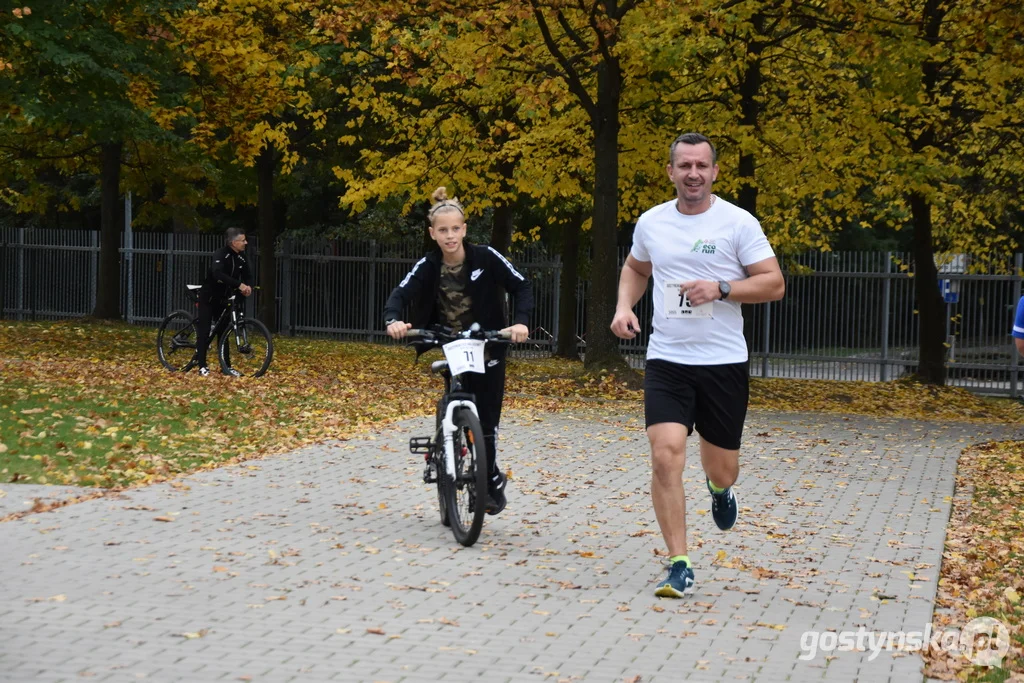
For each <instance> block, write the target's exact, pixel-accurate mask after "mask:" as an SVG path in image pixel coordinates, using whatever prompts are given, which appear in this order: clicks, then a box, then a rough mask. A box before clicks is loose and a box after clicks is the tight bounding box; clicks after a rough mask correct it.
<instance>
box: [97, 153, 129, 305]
mask: <svg viewBox="0 0 1024 683" xmlns="http://www.w3.org/2000/svg"><path fill="white" fill-rule="evenodd" d="M123 147H124V143H122V142H108V143H105V144H103V145H102V146H101V148H100V149H101V157H102V158H101V170H100V259H99V275H98V279H97V281H96V308H95V309H94V310H93V315H94V316H95V317H97V318H101V319H104V320H120V319H121V253H120V252H121V229H122V227H123V226H122V223H123V222H124V204H123V203H122V201H121V149H122V148H123Z"/></svg>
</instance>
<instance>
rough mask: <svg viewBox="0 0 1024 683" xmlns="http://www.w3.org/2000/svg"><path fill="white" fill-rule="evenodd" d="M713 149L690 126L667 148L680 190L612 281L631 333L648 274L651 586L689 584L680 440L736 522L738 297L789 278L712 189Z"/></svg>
mask: <svg viewBox="0 0 1024 683" xmlns="http://www.w3.org/2000/svg"><path fill="white" fill-rule="evenodd" d="M716 161H717V159H716V153H715V148H714V146H713V145H712V144H711V141H710V140H708V139H707V138H706V137H704V136H703V135H700V134H697V133H686V134H683V135H680V136H679V137H678V138H676V139H675V140H674V141H673V142H672V145H671V146H670V147H669V160H668V166H667V169H666V170H667V172H668V177H669V180H671V181H672V184H673V185H674V186H675V190H676V198H675V199H674V200H672V201H668V202H665V203H664V204H660V205H658V206H656V207H654V208H653V209H651V210H649V211H647V212H645V213H644V214H643V215H642V216H640V219H639V220H638V221H637V224H636V230H635V231H634V233H633V247H632V249H631V250H630V253H629V256H628V257H627V258H626V263H625V265H624V266H623V267H622V274H621V276H620V278H619V298H618V303H617V305H616V307H615V317H614V319H613V320H612V324H611V328H612V332H614V333H615V335H616V336H618V337H620V338H622V339H632V338H634V337H635V336H636V333H637V331H638V330H639V329H640V322H639V320H638V319H637V317H636V314H634V313H633V306H635V305H636V302H637V301H639V300H640V297H641V296H643V294H644V292H645V291H646V289H647V281H648V279H650V278H651V276H652V275H653V277H654V297H653V298H654V321H653V323H654V331H653V333H652V334H651V338H650V343H649V344H648V347H647V369H646V371H645V374H644V417H645V421H646V423H647V438H648V440H649V441H650V444H651V467H652V470H653V477H652V481H651V498H652V500H653V503H654V514H655V517H656V518H657V520H658V526H659V527H660V528H661V533H662V536H663V537H664V538H665V544H666V545H667V546H668V554H669V558H670V561H671V568H670V570H669V573H668V577H667V578H666V579H664V580H663V581H662V582H660V583H659V584H658V587H657V588H656V589H655V594H656V595H658V596H660V597H669V598H681V597H683V595H685V594H686V593H688V592H689V591H690V590H691V589H692V588H693V582H694V575H693V569H692V565H691V563H690V558H689V556H688V555H687V547H686V498H685V493H684V490H683V469H684V468H685V466H686V440H687V437H688V436H689V435H690V434H692V433H693V430H694V429H696V430H697V431H698V432H699V433H700V459H701V464H702V465H703V467H704V473H705V482H706V484H707V488H708V491H709V492H710V493H711V514H712V516H713V517H714V520H715V524H716V525H717V526H718V528H719V529H723V530H725V529H731V528H732V526H733V525H734V524H735V523H736V517H737V515H738V506H737V503H736V496H735V494H734V493H733V490H732V485H733V484H734V483H735V482H736V479H737V477H738V476H739V470H740V465H739V453H740V452H739V448H740V439H741V437H742V435H743V423H744V420H745V419H746V415H747V400H748V393H749V367H748V357H747V344H746V340H745V339H744V337H743V314H742V312H741V309H740V304H741V303H749V304H752V303H761V302H766V301H776V300H778V299H781V298H782V296H783V294H784V293H785V291H786V283H785V280H784V279H783V277H782V271H781V270H780V269H779V263H778V260H777V259H776V258H775V252H774V251H772V248H771V245H770V244H768V240H767V238H765V235H764V232H763V231H762V230H761V225H760V224H759V223H758V222H757V219H756V218H754V217H753V216H752V215H750V214H749V213H748V212H746V211H744V210H743V209H741V208H740V207H738V206H735V205H734V204H730V203H729V202H727V201H725V200H724V199H720V198H718V197H716V196H715V195H713V194H712V193H711V186H712V183H714V181H715V179H716V178H717V177H718V164H717V163H716Z"/></svg>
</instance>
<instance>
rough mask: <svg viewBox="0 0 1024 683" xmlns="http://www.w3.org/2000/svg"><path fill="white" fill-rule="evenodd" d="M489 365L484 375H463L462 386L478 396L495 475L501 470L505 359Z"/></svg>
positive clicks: (477, 404) (499, 359) (490, 462)
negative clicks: (500, 444) (499, 434)
mask: <svg viewBox="0 0 1024 683" xmlns="http://www.w3.org/2000/svg"><path fill="white" fill-rule="evenodd" d="M487 363H488V366H487V369H486V370H487V371H486V372H485V373H484V374H482V375H481V374H480V373H476V372H469V373H466V374H465V375H463V382H462V386H463V389H465V390H466V391H468V392H470V393H472V394H474V395H475V396H476V409H477V412H478V413H480V426H481V427H483V429H484V441H485V442H486V446H487V470H488V473H489V474H494V473H496V472H497V471H498V470H499V467H498V462H497V461H498V456H497V452H498V422H499V421H500V420H501V403H502V401H503V400H504V399H505V359H504V358H503V357H502V358H492V359H491V360H488V361H487ZM490 363H494V365H490Z"/></svg>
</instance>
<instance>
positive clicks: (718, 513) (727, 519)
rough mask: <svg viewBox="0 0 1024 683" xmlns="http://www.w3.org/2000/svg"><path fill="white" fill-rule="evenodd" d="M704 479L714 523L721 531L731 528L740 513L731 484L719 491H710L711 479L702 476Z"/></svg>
mask: <svg viewBox="0 0 1024 683" xmlns="http://www.w3.org/2000/svg"><path fill="white" fill-rule="evenodd" d="M704 481H705V482H707V485H708V491H710V492H711V516H712V517H714V518H715V524H717V525H718V528H719V529H721V530H722V531H725V530H726V529H731V528H732V527H733V525H734V524H736V518H737V517H738V516H739V514H740V512H739V507H738V506H737V505H736V494H735V493H733V492H732V487H731V486H730V487H729V488H727V489H726V490H724V491H722V492H721V493H715V492H714V491H711V480H710V479H708V478H707V477H704Z"/></svg>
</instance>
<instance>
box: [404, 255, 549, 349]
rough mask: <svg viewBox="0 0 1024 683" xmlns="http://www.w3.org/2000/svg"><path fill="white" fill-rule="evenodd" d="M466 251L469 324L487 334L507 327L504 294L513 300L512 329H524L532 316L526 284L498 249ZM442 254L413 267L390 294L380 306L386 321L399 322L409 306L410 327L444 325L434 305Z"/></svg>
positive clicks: (465, 275) (530, 289) (425, 257)
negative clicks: (513, 327) (474, 323)
mask: <svg viewBox="0 0 1024 683" xmlns="http://www.w3.org/2000/svg"><path fill="white" fill-rule="evenodd" d="M463 245H464V247H465V249H466V260H465V266H464V268H463V270H462V272H463V275H464V277H466V293H467V294H468V295H469V298H470V300H471V302H472V304H471V305H472V308H471V309H470V310H471V311H472V313H473V322H476V323H479V324H480V327H481V328H482V329H485V330H500V329H504V328H505V327H508V325H509V322H508V320H507V318H506V313H505V302H504V301H503V300H502V296H501V292H502V289H504V290H505V291H507V292H508V293H509V294H511V295H512V296H513V297H514V299H515V310H514V311H513V314H512V322H511V324H513V325H518V324H522V325H526V324H527V323H528V322H529V320H530V313H532V312H533V288H532V287H531V285H530V281H529V280H528V279H527V278H526V277H525V276H524V275H523V274H522V273H520V272H519V271H518V270H516V269H515V267H514V266H513V265H512V264H511V263H510V262H509V260H508V259H506V258H505V257H504V256H502V255H501V254H500V253H499V252H498V251H497V250H496V249H494V248H493V247H488V246H481V245H478V244H471V243H469V242H464V243H463ZM440 276H441V250H440V249H435V250H434V251H432V252H430V253H429V254H427V255H426V256H424V257H423V258H421V259H420V260H419V261H417V262H416V265H414V266H413V267H412V270H410V271H409V273H408V274H407V275H406V276H405V278H403V280H402V281H401V282H400V283H399V284H398V286H397V287H395V289H394V291H392V292H391V296H389V297H388V301H387V304H385V305H384V321H385V323H387V321H389V320H402V319H403V318H402V315H403V310H404V309H405V308H406V307H408V310H409V319H408V320H406V322H409V323H412V326H413V327H416V328H426V327H429V326H431V325H434V324H437V323H442V322H444V321H442V320H441V314H440V311H439V310H438V306H437V290H438V287H439V285H440V281H441V277H440Z"/></svg>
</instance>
